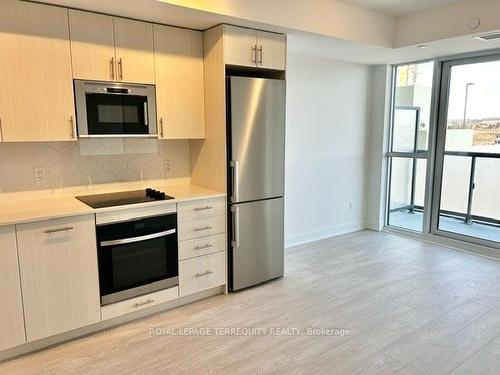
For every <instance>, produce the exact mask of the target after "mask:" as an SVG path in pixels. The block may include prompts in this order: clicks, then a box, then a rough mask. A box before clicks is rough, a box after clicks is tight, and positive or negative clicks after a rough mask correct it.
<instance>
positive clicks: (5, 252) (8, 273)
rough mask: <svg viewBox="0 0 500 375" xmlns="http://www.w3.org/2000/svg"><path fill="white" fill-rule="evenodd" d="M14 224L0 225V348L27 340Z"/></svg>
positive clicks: (10, 346) (9, 346)
mask: <svg viewBox="0 0 500 375" xmlns="http://www.w3.org/2000/svg"><path fill="white" fill-rule="evenodd" d="M20 283H21V280H20V279H19V264H18V261H17V246H16V232H15V230H14V227H13V226H7V227H0V301H2V303H0V332H1V334H0V350H4V349H7V348H12V347H14V346H17V345H21V344H23V343H25V342H26V336H25V333H24V319H23V303H22V300H21V284H20Z"/></svg>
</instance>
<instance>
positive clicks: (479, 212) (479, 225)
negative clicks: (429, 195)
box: [432, 56, 500, 247]
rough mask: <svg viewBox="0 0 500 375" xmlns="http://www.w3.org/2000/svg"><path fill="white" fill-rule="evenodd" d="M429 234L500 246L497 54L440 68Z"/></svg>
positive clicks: (499, 69) (499, 71)
mask: <svg viewBox="0 0 500 375" xmlns="http://www.w3.org/2000/svg"><path fill="white" fill-rule="evenodd" d="M436 146H437V147H436V164H435V173H434V182H435V183H434V193H433V207H432V232H433V233H434V234H439V235H443V236H447V237H451V238H454V239H459V240H466V241H469V242H473V243H477V244H480V245H487V246H492V247H500V246H499V245H500V56H489V57H479V58H469V59H460V60H452V61H446V62H444V63H443V66H442V83H441V100H440V109H439V121H438V136H437V145H436Z"/></svg>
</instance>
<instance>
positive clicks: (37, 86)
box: [0, 0, 76, 142]
mask: <svg viewBox="0 0 500 375" xmlns="http://www.w3.org/2000/svg"><path fill="white" fill-rule="evenodd" d="M0 9H1V12H0V82H1V84H0V121H1V122H0V136H1V140H2V141H4V142H16V141H71V140H75V139H76V130H75V124H74V118H75V117H74V116H75V112H74V103H73V82H72V73H71V50H70V41H69V26H68V10H67V9H65V8H60V7H54V6H48V5H42V4H35V3H30V2H25V1H16V0H0Z"/></svg>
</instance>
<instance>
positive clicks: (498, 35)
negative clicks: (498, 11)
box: [476, 33, 500, 41]
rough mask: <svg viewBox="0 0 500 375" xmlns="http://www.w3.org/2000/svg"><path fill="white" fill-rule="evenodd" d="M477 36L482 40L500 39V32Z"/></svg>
mask: <svg viewBox="0 0 500 375" xmlns="http://www.w3.org/2000/svg"><path fill="white" fill-rule="evenodd" d="M476 38H477V39H481V40H486V41H489V40H495V39H500V33H495V34H488V35H479V36H476Z"/></svg>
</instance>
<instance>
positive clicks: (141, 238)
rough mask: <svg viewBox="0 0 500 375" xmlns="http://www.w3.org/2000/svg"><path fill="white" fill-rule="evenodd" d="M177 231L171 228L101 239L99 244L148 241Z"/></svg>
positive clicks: (104, 245)
mask: <svg viewBox="0 0 500 375" xmlns="http://www.w3.org/2000/svg"><path fill="white" fill-rule="evenodd" d="M175 232H176V230H175V229H170V230H165V231H163V232H158V233H153V234H147V235H145V236H138V237H130V238H121V239H119V240H109V241H101V242H100V243H99V244H100V245H101V246H102V247H107V246H115V245H124V244H127V243H134V242H140V241H147V240H152V239H154V238H159V237H163V236H168V235H169V234H174V233H175Z"/></svg>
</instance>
